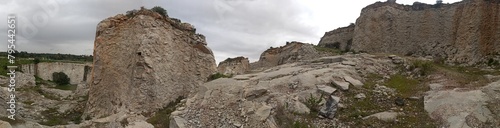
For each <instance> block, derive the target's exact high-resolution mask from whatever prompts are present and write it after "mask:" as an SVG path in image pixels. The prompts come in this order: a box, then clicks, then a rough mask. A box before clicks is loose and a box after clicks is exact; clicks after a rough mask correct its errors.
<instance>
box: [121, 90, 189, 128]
mask: <svg viewBox="0 0 500 128" xmlns="http://www.w3.org/2000/svg"><path fill="white" fill-rule="evenodd" d="M182 99H184V97H182V96H180V97H177V99H176V100H175V101H174V102H170V103H168V105H167V106H166V107H164V108H162V109H160V110H159V111H158V112H156V113H155V114H154V115H153V116H152V117H151V118H149V119H147V120H146V122H148V123H150V124H152V125H153V126H154V127H155V128H167V127H169V126H170V114H171V113H172V112H174V111H175V109H176V105H177V104H179V103H180V102H181V100H182ZM122 125H124V124H122Z"/></svg>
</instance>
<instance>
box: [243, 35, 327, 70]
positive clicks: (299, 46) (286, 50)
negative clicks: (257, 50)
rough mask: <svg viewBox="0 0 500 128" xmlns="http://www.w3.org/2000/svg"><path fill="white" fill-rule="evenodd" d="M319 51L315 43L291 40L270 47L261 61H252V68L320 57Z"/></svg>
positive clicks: (261, 57) (261, 56)
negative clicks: (279, 45)
mask: <svg viewBox="0 0 500 128" xmlns="http://www.w3.org/2000/svg"><path fill="white" fill-rule="evenodd" d="M318 57H319V56H318V52H317V51H316V49H314V47H313V45H310V44H305V43H301V42H295V41H294V42H290V43H288V42H287V44H286V45H285V46H281V47H278V48H270V49H267V50H266V51H264V52H263V53H262V54H261V55H260V58H259V61H257V62H255V63H252V64H251V66H250V67H251V68H252V70H254V69H258V68H269V67H274V66H277V65H282V64H286V63H292V62H297V61H299V60H306V59H314V58H318Z"/></svg>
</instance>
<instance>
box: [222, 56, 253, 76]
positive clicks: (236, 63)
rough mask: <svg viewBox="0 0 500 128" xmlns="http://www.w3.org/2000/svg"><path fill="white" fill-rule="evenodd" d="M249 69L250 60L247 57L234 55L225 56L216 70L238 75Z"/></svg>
mask: <svg viewBox="0 0 500 128" xmlns="http://www.w3.org/2000/svg"><path fill="white" fill-rule="evenodd" d="M249 70H250V62H249V61H248V58H245V57H236V58H227V59H226V60H224V61H222V62H220V63H219V66H218V67H217V71H218V72H219V73H222V74H225V75H231V74H232V75H240V74H244V73H246V72H248V71H249Z"/></svg>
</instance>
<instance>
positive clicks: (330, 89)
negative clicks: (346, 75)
mask: <svg viewBox="0 0 500 128" xmlns="http://www.w3.org/2000/svg"><path fill="white" fill-rule="evenodd" d="M316 87H317V88H318V91H319V92H320V93H322V94H324V95H331V94H332V93H333V92H335V91H337V89H335V88H333V87H330V86H327V85H316Z"/></svg>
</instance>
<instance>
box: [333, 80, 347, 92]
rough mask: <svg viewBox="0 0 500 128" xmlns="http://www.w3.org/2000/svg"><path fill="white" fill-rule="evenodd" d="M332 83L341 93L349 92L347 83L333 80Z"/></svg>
mask: <svg viewBox="0 0 500 128" xmlns="http://www.w3.org/2000/svg"><path fill="white" fill-rule="evenodd" d="M332 83H333V85H335V86H337V88H339V89H340V90H342V91H346V90H349V83H347V82H345V81H338V80H334V81H333V82H332Z"/></svg>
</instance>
